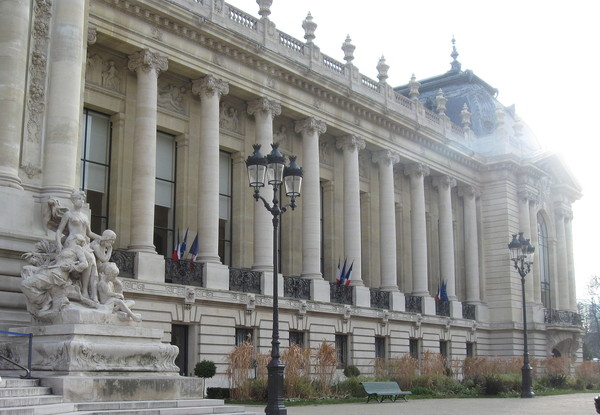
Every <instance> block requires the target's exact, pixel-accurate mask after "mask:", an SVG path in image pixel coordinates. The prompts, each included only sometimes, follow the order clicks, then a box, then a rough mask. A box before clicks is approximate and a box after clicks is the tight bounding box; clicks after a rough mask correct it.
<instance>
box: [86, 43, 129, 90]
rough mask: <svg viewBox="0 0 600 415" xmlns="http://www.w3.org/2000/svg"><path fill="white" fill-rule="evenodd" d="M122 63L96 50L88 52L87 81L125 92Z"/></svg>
mask: <svg viewBox="0 0 600 415" xmlns="http://www.w3.org/2000/svg"><path fill="white" fill-rule="evenodd" d="M123 72H124V71H123V68H122V63H121V62H119V61H118V59H117V60H115V59H111V57H109V56H106V55H104V54H100V53H98V52H96V51H90V52H89V53H88V57H87V61H86V70H85V81H86V82H87V83H91V84H94V85H98V86H101V87H103V88H106V89H110V90H112V91H115V92H119V93H122V92H123V84H124V82H123V77H124V73H123Z"/></svg>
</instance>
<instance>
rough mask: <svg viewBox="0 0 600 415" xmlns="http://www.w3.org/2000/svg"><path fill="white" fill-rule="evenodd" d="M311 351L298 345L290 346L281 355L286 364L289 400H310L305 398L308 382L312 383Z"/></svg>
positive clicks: (285, 378)
mask: <svg viewBox="0 0 600 415" xmlns="http://www.w3.org/2000/svg"><path fill="white" fill-rule="evenodd" d="M310 354H311V353H310V349H308V348H302V347H300V346H299V345H297V344H294V345H292V346H290V347H289V348H288V349H286V350H285V351H284V352H283V354H282V355H281V360H282V361H283V362H284V363H285V377H284V382H285V395H286V396H287V397H289V398H308V397H309V396H305V395H306V393H307V388H306V387H305V383H306V381H308V382H310Z"/></svg>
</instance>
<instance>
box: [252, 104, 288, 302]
mask: <svg viewBox="0 0 600 415" xmlns="http://www.w3.org/2000/svg"><path fill="white" fill-rule="evenodd" d="M248 114H250V115H253V116H254V120H255V122H256V144H260V145H261V148H260V151H261V153H262V155H263V156H266V155H267V154H269V153H270V152H271V143H273V118H274V117H276V116H277V115H279V114H281V105H280V104H279V103H277V102H274V101H272V100H269V99H268V98H265V97H262V98H259V99H256V100H254V101H250V102H248ZM260 193H261V196H262V197H264V198H265V199H266V200H268V201H269V202H271V200H272V199H273V188H272V187H271V186H268V185H265V187H263V188H262V189H261V190H260ZM272 220H273V216H272V215H271V214H270V213H269V212H268V211H267V210H266V209H265V208H264V207H263V205H262V202H257V203H255V204H254V264H253V265H252V269H253V270H255V271H267V272H269V271H270V272H272V271H273V222H272ZM264 292H268V291H264Z"/></svg>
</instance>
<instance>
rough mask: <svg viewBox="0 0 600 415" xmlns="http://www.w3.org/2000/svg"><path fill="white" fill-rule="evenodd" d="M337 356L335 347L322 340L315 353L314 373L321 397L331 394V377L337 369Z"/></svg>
mask: <svg viewBox="0 0 600 415" xmlns="http://www.w3.org/2000/svg"><path fill="white" fill-rule="evenodd" d="M337 364H338V361H337V354H336V351H335V347H333V346H332V345H331V343H328V342H327V341H325V340H323V342H322V343H321V346H319V348H318V349H317V350H316V352H315V373H316V375H317V379H318V381H319V385H320V387H321V391H322V393H323V395H325V396H328V395H330V394H331V386H332V385H333V376H334V375H335V369H336V367H337Z"/></svg>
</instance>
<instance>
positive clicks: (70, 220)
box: [56, 190, 100, 302]
mask: <svg viewBox="0 0 600 415" xmlns="http://www.w3.org/2000/svg"><path fill="white" fill-rule="evenodd" d="M71 202H73V209H70V210H68V211H67V212H65V213H64V214H63V216H62V218H61V221H60V224H59V225H58V228H57V229H56V245H57V246H58V250H59V251H60V250H62V248H63V242H62V238H63V233H65V234H66V236H67V237H66V239H65V245H69V242H70V241H71V239H73V238H76V237H77V236H78V235H82V236H84V237H85V241H86V243H85V244H84V246H83V250H84V253H85V258H86V260H87V262H88V264H89V266H88V267H87V268H86V269H85V270H83V271H82V272H81V293H82V294H83V296H84V297H85V298H91V299H92V300H93V301H96V302H98V292H97V289H96V285H97V282H98V271H97V269H96V258H95V256H94V252H93V251H92V249H91V248H90V239H99V238H100V236H99V235H97V234H95V233H94V232H92V230H91V229H90V222H89V220H88V217H87V215H86V214H85V212H83V210H82V208H83V205H84V203H85V193H84V192H83V191H82V190H74V191H73V193H72V194H71ZM90 283H91V284H90ZM90 285H91V288H92V289H91V290H90ZM90 294H91V295H90Z"/></svg>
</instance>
